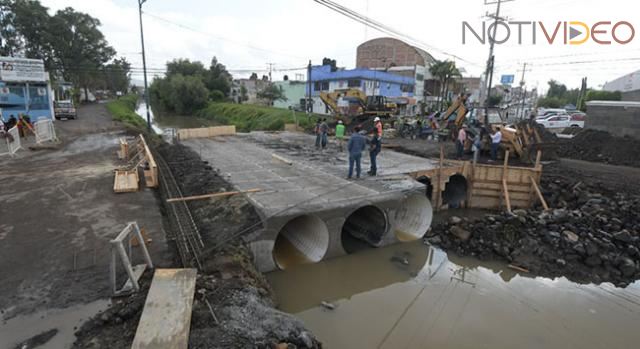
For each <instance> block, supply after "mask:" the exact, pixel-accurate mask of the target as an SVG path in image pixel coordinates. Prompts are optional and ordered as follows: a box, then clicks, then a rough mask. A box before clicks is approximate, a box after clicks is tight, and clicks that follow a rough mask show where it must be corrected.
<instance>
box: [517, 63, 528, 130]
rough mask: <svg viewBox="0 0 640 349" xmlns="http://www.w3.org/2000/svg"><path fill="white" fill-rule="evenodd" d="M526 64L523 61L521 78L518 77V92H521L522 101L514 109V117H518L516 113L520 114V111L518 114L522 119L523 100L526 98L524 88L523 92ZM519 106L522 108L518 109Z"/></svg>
mask: <svg viewBox="0 0 640 349" xmlns="http://www.w3.org/2000/svg"><path fill="white" fill-rule="evenodd" d="M527 64H528V63H526V62H525V63H523V64H522V78H521V79H520V93H521V94H522V103H520V104H519V105H518V108H517V109H516V117H518V115H520V113H521V112H522V115H520V119H524V100H525V98H527V92H526V90H524V91H525V92H524V93H523V89H524V84H525V82H524V73H525V72H526V71H527ZM520 106H522V110H520Z"/></svg>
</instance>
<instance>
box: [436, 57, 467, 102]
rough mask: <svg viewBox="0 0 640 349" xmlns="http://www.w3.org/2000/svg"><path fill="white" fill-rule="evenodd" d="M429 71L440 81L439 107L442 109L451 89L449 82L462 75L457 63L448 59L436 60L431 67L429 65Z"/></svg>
mask: <svg viewBox="0 0 640 349" xmlns="http://www.w3.org/2000/svg"><path fill="white" fill-rule="evenodd" d="M429 72H430V73H431V75H433V76H434V77H435V78H437V79H438V81H439V82H440V92H439V97H440V101H439V103H438V109H441V108H442V106H443V105H444V99H445V98H446V96H447V94H448V91H449V83H450V82H452V81H454V80H455V78H456V77H461V76H462V75H461V74H460V70H458V68H457V67H456V63H455V62H453V61H448V60H445V61H439V60H436V61H435V62H434V63H433V64H432V65H431V67H429Z"/></svg>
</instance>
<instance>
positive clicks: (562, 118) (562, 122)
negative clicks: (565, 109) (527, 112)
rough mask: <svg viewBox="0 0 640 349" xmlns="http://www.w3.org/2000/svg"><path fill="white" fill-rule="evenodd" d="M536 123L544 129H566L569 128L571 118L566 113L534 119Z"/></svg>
mask: <svg viewBox="0 0 640 349" xmlns="http://www.w3.org/2000/svg"><path fill="white" fill-rule="evenodd" d="M536 122H537V123H539V124H540V125H542V126H544V127H545V128H567V127H571V126H572V125H571V116H570V115H569V114H567V113H553V114H550V115H546V116H543V117H538V118H536Z"/></svg>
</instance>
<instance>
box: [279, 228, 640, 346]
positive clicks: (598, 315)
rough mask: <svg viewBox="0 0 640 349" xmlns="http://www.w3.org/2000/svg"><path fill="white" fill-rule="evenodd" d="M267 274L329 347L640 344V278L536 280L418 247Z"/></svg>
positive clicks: (284, 304)
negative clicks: (625, 281)
mask: <svg viewBox="0 0 640 349" xmlns="http://www.w3.org/2000/svg"><path fill="white" fill-rule="evenodd" d="M403 256H406V258H407V262H408V265H404V264H403V263H402V262H401V259H400V258H401V257H403ZM267 278H268V279H269V281H270V282H271V285H272V286H273V288H274V290H275V292H276V295H277V296H278V301H279V306H280V308H281V309H283V310H284V311H287V312H291V313H294V314H296V315H297V316H298V317H299V318H300V319H302V321H303V322H304V323H305V324H306V325H307V327H308V328H309V329H310V330H311V331H312V332H313V333H314V334H315V335H316V336H318V338H319V339H320V340H321V341H322V342H323V344H324V346H325V347H326V348H536V349H537V348H558V347H564V348H574V347H575V348H581V349H583V348H605V347H606V348H631V347H635V346H636V343H638V341H640V332H638V331H636V324H637V323H638V321H640V282H636V283H635V284H632V285H630V286H629V287H627V288H626V289H619V288H615V287H613V286H612V285H610V284H602V285H580V284H576V283H573V282H570V281H568V280H566V279H564V278H558V279H554V280H551V279H545V278H533V277H530V276H528V275H526V274H524V275H522V274H520V273H518V272H516V271H514V270H512V269H509V268H507V267H506V265H504V264H502V263H483V262H481V261H478V260H475V259H471V258H459V257H455V256H449V257H448V256H447V254H446V253H445V252H443V251H441V250H437V249H435V248H431V247H429V246H426V245H423V244H422V242H420V241H415V242H411V243H404V244H397V245H393V246H388V247H384V248H379V249H371V250H367V251H361V252H358V253H357V254H353V255H349V256H346V257H341V258H336V259H330V260H327V261H323V262H320V263H316V264H310V265H299V266H295V267H292V268H290V269H287V270H286V271H277V272H273V273H270V274H267ZM322 301H326V302H330V303H332V304H334V305H335V306H336V308H335V309H334V310H328V309H326V308H324V307H322V306H320V303H321V302H322Z"/></svg>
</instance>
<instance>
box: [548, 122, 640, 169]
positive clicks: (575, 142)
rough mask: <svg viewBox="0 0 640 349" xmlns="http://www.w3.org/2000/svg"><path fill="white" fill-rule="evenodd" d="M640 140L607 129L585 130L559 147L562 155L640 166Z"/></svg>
mask: <svg viewBox="0 0 640 349" xmlns="http://www.w3.org/2000/svg"><path fill="white" fill-rule="evenodd" d="M638 149H640V140H637V139H633V138H630V137H615V136H613V135H612V134H610V133H608V132H605V131H598V130H589V129H587V130H583V131H582V132H579V133H578V134H576V136H575V137H573V138H572V139H571V140H569V141H567V142H565V143H564V144H563V146H562V147H560V148H559V149H558V154H559V155H560V156H561V157H566V158H571V159H578V160H585V161H595V162H604V163H608V164H612V165H623V166H634V167H640V153H639V152H638Z"/></svg>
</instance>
